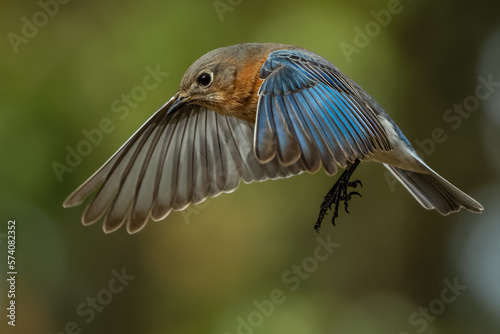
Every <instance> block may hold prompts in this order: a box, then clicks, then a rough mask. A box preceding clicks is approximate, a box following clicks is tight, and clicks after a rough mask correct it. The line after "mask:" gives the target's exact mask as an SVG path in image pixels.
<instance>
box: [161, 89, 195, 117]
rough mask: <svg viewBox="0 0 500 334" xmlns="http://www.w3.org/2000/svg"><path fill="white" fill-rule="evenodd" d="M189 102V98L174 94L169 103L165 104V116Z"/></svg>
mask: <svg viewBox="0 0 500 334" xmlns="http://www.w3.org/2000/svg"><path fill="white" fill-rule="evenodd" d="M190 100H191V99H190V97H189V96H180V95H179V93H177V94H175V95H174V96H173V97H172V98H171V99H170V101H168V102H167V103H166V104H165V107H166V108H167V115H169V114H173V113H174V112H176V111H177V110H179V109H180V108H182V107H183V106H184V105H185V104H186V103H187V102H189V101H190Z"/></svg>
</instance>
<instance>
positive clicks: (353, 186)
mask: <svg viewBox="0 0 500 334" xmlns="http://www.w3.org/2000/svg"><path fill="white" fill-rule="evenodd" d="M358 185H359V186H360V187H361V188H363V183H362V182H361V181H360V180H354V181H349V182H347V186H348V187H351V188H356V187H357V186H358Z"/></svg>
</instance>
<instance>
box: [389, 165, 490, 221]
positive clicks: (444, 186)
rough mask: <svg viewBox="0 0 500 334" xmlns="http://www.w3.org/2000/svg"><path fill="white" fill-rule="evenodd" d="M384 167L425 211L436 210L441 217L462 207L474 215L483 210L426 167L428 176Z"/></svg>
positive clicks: (475, 202) (467, 196) (479, 205)
mask: <svg viewBox="0 0 500 334" xmlns="http://www.w3.org/2000/svg"><path fill="white" fill-rule="evenodd" d="M384 166H385V167H386V168H387V169H388V170H389V171H390V172H391V173H392V174H393V175H394V176H395V177H396V178H397V179H398V181H399V182H401V183H402V184H403V185H404V186H405V187H406V189H408V191H409V192H410V193H411V194H412V195H413V197H415V199H416V200H417V201H418V202H419V203H420V204H421V205H422V206H423V207H424V208H426V209H427V210H431V209H436V210H437V211H438V212H439V213H440V214H442V215H448V214H450V213H452V212H457V211H459V210H460V209H461V208H462V207H463V208H466V209H467V210H469V211H471V212H476V213H480V212H482V211H483V210H484V208H483V206H482V205H481V204H479V202H477V201H476V200H474V199H473V198H472V197H470V196H469V195H467V194H466V193H464V192H463V191H461V190H460V189H458V188H457V187H455V186H454V185H452V184H451V183H450V182H448V181H446V180H445V179H444V178H442V177H441V176H440V175H439V174H437V173H436V172H434V171H433V170H432V169H430V168H429V167H427V166H426V167H427V168H428V170H429V174H423V173H417V172H412V171H408V170H404V169H401V168H397V167H393V166H390V165H387V164H384Z"/></svg>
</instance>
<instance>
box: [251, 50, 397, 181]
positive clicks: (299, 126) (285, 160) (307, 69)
mask: <svg viewBox="0 0 500 334" xmlns="http://www.w3.org/2000/svg"><path fill="white" fill-rule="evenodd" d="M260 78H261V79H264V82H263V83H262V85H261V87H260V89H259V102H258V107H257V116H256V127H255V129H256V133H255V139H254V150H255V155H256V157H257V159H258V160H259V161H260V162H267V161H272V160H273V159H275V158H276V157H277V158H278V160H279V161H280V163H281V164H282V165H284V166H290V165H292V164H294V163H296V162H297V161H301V162H302V163H303V164H304V166H305V169H306V170H307V171H309V172H316V171H317V170H318V169H319V168H320V167H321V164H322V165H323V166H324V168H325V171H326V173H327V174H329V175H333V174H335V173H336V172H337V165H339V166H341V167H342V168H345V167H346V166H347V164H348V163H352V162H354V161H355V160H356V159H360V160H362V159H363V158H365V157H367V156H369V155H371V154H372V153H373V152H374V151H375V150H381V151H391V150H392V146H391V144H390V142H389V139H388V137H387V133H386V131H385V129H384V127H383V126H382V124H381V123H380V121H379V119H378V118H377V116H376V114H375V112H374V110H373V109H372V108H371V107H370V106H369V105H368V104H367V103H365V102H364V101H363V99H362V98H361V96H360V95H359V94H358V93H357V89H359V88H357V87H354V85H355V84H353V83H352V82H351V81H350V80H349V79H348V78H347V77H346V76H344V75H343V74H342V73H341V72H340V71H339V70H338V69H337V68H335V66H333V65H332V64H330V63H329V62H328V61H327V60H325V59H323V58H321V57H319V56H317V55H315V54H313V53H311V52H308V51H306V50H300V51H299V50H279V51H274V52H271V53H270V54H269V56H268V58H267V60H266V61H265V62H264V64H263V65H262V68H261V71H260Z"/></svg>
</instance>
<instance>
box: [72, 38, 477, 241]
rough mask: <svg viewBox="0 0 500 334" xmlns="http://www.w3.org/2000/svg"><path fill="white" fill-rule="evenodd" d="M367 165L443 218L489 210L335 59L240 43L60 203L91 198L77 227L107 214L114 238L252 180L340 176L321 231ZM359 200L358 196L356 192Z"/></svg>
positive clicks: (200, 67) (199, 66)
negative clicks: (383, 170) (436, 164)
mask: <svg viewBox="0 0 500 334" xmlns="http://www.w3.org/2000/svg"><path fill="white" fill-rule="evenodd" d="M360 161H376V162H380V163H382V164H384V166H385V167H387V169H389V171H390V172H391V173H392V174H394V176H395V177H396V178H397V179H398V180H399V181H400V182H401V183H402V184H403V185H404V186H405V187H406V189H408V191H409V192H410V193H411V194H412V195H413V196H414V197H415V198H416V199H417V201H418V202H419V203H420V204H421V205H422V206H423V207H424V208H426V209H436V210H437V211H438V212H439V213H441V214H443V215H447V214H449V213H452V212H456V211H459V210H460V209H461V208H462V207H464V208H466V209H468V210H469V211H472V212H477V213H480V212H481V211H483V207H482V206H481V204H479V203H478V202H477V201H475V200H474V199H473V198H471V197H470V196H468V195H467V194H465V193H464V192H462V191H461V190H459V189H458V188H456V187H455V186H453V185H452V184H451V183H449V182H448V181H446V180H445V179H443V178H442V177H441V176H439V175H438V174H437V173H436V172H434V171H433V170H432V169H430V168H429V167H428V166H427V165H426V164H425V163H424V162H423V161H422V160H421V159H420V157H418V155H417V153H416V152H415V150H414V149H413V148H412V146H411V145H410V143H409V141H408V140H407V139H406V137H405V136H404V135H403V133H402V132H401V130H400V129H399V128H398V126H397V125H396V123H395V122H394V121H393V120H392V119H391V118H390V117H389V115H387V113H386V112H385V111H384V109H382V107H381V106H380V105H379V104H378V103H377V102H375V100H374V99H373V98H371V97H370V96H369V95H368V94H367V93H366V92H365V91H364V90H363V89H362V88H361V87H360V86H359V85H358V84H356V83H355V82H354V81H353V80H351V79H349V78H348V77H347V76H345V75H344V74H342V73H341V72H340V71H339V70H338V69H337V67H335V66H334V65H333V64H331V63H330V62H329V61H328V60H326V59H324V58H322V57H320V56H318V55H317V54H314V53H312V52H310V51H307V50H305V49H302V48H299V47H296V46H293V45H283V44H239V45H234V46H228V47H223V48H219V49H216V50H213V51H211V52H208V53H207V54H205V55H204V56H202V57H201V58H200V59H198V60H197V61H195V62H194V63H193V64H192V65H191V66H190V67H189V69H188V70H187V71H186V73H185V74H184V77H183V78H182V81H181V85H180V89H179V91H178V92H177V93H176V94H175V95H174V96H173V97H172V98H171V99H170V100H169V101H168V102H167V103H166V104H165V105H164V106H163V107H161V108H160V109H159V110H158V111H157V112H156V113H155V114H154V115H153V116H151V118H150V119H149V120H148V121H147V122H146V123H145V124H144V125H143V126H142V127H141V128H140V129H139V130H138V131H137V132H136V133H135V134H134V135H133V136H132V137H131V138H130V139H129V140H128V141H127V142H126V143H125V144H124V145H123V146H122V147H121V148H120V149H119V150H118V151H117V152H116V153H115V154H114V155H113V156H112V157H111V158H110V159H109V160H108V161H107V162H106V163H105V164H104V165H103V166H102V167H101V168H100V169H99V170H98V171H97V172H95V173H94V174H93V175H92V176H91V177H90V178H89V179H88V180H87V181H85V182H84V183H83V184H82V185H81V186H80V187H79V188H78V189H76V190H75V191H74V192H73V193H72V194H71V195H70V196H69V197H68V198H67V199H66V200H65V202H64V204H63V205H64V207H72V206H76V205H79V204H81V203H82V202H83V201H84V200H85V199H86V198H87V197H89V196H90V195H91V194H92V193H93V192H94V191H96V190H97V189H99V190H98V191H97V194H96V195H95V197H94V198H93V199H92V200H91V201H90V203H89V204H88V205H87V207H86V209H85V211H84V213H83V216H82V222H83V224H84V225H88V224H92V223H94V222H96V221H97V220H99V219H101V218H102V217H103V216H104V223H103V228H104V231H105V232H107V233H109V232H112V231H115V230H116V229H118V228H119V227H120V226H122V225H123V224H124V223H126V226H127V231H128V232H129V233H134V232H138V231H140V230H141V229H142V228H143V227H144V226H145V225H146V223H147V221H148V219H149V218H150V217H151V218H152V220H154V221H158V220H162V219H164V218H165V217H166V216H167V215H168V214H169V213H170V212H171V211H172V210H173V211H180V210H183V209H185V208H186V207H187V206H188V205H189V204H197V203H200V202H202V201H204V200H205V199H206V198H208V197H215V196H217V195H219V194H221V193H223V192H226V193H227V192H232V191H233V190H235V189H236V188H237V187H238V184H239V183H240V181H241V180H242V181H243V182H245V183H250V182H253V181H264V180H268V179H279V178H286V177H289V176H292V175H297V174H300V173H302V172H309V173H315V172H317V171H318V170H319V169H320V168H321V166H323V168H324V170H325V172H326V173H327V174H328V175H334V174H336V173H337V168H338V167H337V166H339V167H341V168H343V169H345V170H344V172H343V174H342V175H341V176H340V178H339V179H338V181H337V182H336V183H335V185H334V187H333V188H332V189H331V190H330V192H329V193H328V194H327V195H326V197H325V199H324V202H323V204H322V205H321V210H320V214H319V218H318V220H317V223H316V225H315V228H316V229H318V228H319V227H320V224H321V221H322V219H323V216H324V215H325V213H326V212H327V210H328V208H331V206H332V205H333V204H334V205H335V206H334V214H333V219H332V222H333V221H334V219H335V218H336V217H337V215H338V212H337V211H338V207H339V203H340V202H342V201H343V202H344V206H345V209H346V211H347V202H348V200H349V199H350V197H351V196H352V195H354V194H358V193H356V192H349V191H348V187H356V186H357V185H360V183H361V182H359V181H349V179H350V177H351V175H352V173H353V172H354V169H355V168H356V167H357V166H358V164H359V162H360ZM358 195H359V194H358Z"/></svg>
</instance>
